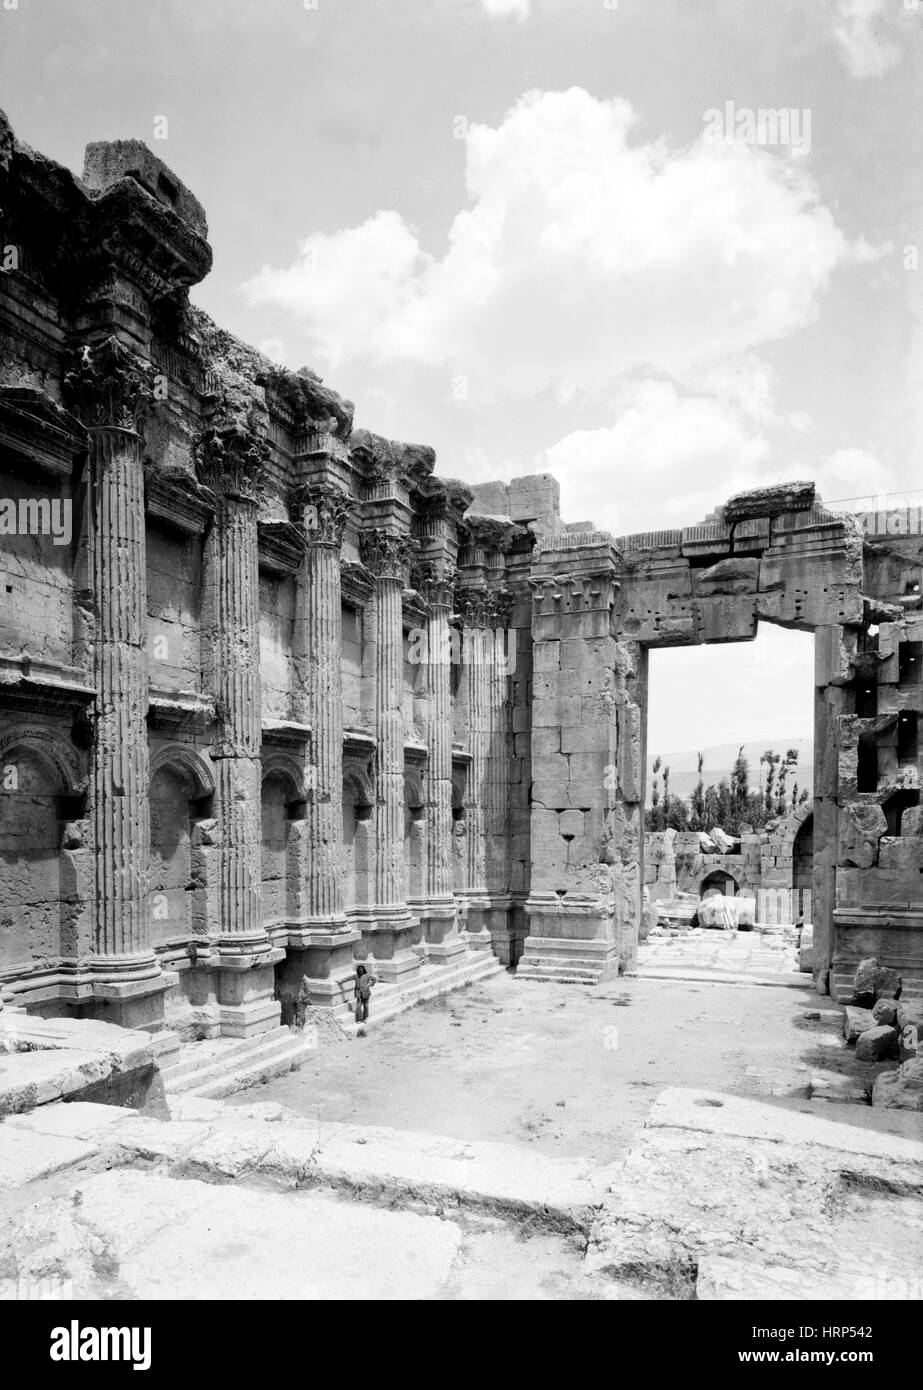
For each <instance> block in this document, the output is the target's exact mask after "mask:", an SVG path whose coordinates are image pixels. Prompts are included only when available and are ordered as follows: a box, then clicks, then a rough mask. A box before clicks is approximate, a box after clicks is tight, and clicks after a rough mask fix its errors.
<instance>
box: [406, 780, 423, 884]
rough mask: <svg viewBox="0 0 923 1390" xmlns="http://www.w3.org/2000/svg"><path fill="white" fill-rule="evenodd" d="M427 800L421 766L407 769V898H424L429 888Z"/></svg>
mask: <svg viewBox="0 0 923 1390" xmlns="http://www.w3.org/2000/svg"><path fill="white" fill-rule="evenodd" d="M425 807H426V801H425V796H424V792H423V775H422V772H421V771H420V769H419V768H407V769H406V770H405V772H404V867H405V872H406V883H407V890H406V891H407V897H408V900H410V901H413V900H416V899H422V898H423V897H424V896H425V891H426V884H425V879H426V820H425Z"/></svg>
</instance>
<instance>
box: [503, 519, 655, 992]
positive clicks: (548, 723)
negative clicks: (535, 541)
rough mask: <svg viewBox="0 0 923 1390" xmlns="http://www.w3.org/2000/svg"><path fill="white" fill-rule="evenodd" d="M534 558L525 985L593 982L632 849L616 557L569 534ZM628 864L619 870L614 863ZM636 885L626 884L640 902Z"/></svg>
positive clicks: (614, 957) (615, 957)
mask: <svg viewBox="0 0 923 1390" xmlns="http://www.w3.org/2000/svg"><path fill="white" fill-rule="evenodd" d="M556 544H557V546H558V548H556V549H551V548H549V549H548V550H547V551H544V550H543V551H539V553H538V554H537V555H536V556H535V558H534V561H533V568H532V576H531V578H530V581H529V582H530V585H531V587H532V591H533V614H532V636H533V643H534V646H533V670H534V675H533V687H532V824H531V835H532V881H531V886H530V892H529V897H528V899H527V902H526V908H525V910H526V914H527V917H528V920H529V935H528V936H527V938H526V941H525V949H524V953H523V957H522V960H521V962H520V965H519V972H520V974H522V975H523V976H524V977H532V978H536V979H542V978H548V979H575V980H582V981H585V982H588V983H592V982H594V981H597V980H606V979H609V978H611V977H612V976H614V975H615V974H617V972H618V965H619V920H620V917H622V916H623V915H624V913H625V911H626V908H625V905H624V901H623V900H624V897H625V896H626V895H627V894H630V893H631V879H632V876H633V875H634V876H637V874H638V873H639V870H638V869H637V868H632V867H631V860H632V858H633V857H634V856H633V850H634V846H633V845H631V844H629V843H628V842H627V841H628V838H629V837H628V826H627V824H626V819H625V816H624V812H623V809H622V802H623V799H624V791H623V777H624V769H623V767H622V766H621V765H620V764H621V761H622V759H623V757H624V753H623V749H624V748H625V744H624V743H623V742H620V737H619V733H620V730H619V712H618V711H619V690H618V680H617V675H616V673H617V671H618V669H619V667H620V665H621V664H622V662H623V657H622V654H621V653H620V652H619V649H618V643H617V642H616V639H615V637H614V636H613V635H612V608H613V604H614V601H615V594H616V581H615V569H616V563H617V559H618V555H617V552H616V550H615V548H614V546H613V545H612V544H611V542H609V541H608V540H606V539H603V538H600V542H599V543H598V544H595V545H593V546H586V547H580V548H579V549H578V548H577V546H576V544H572V545H571V546H569V545H568V538H565V537H562V538H560V540H559V541H557V542H556ZM626 857H627V858H628V860H629V862H628V864H625V862H624V861H625V859H626ZM640 891H641V890H640V881H639V884H638V888H637V894H638V899H639V902H640Z"/></svg>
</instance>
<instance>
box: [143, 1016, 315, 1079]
mask: <svg viewBox="0 0 923 1390" xmlns="http://www.w3.org/2000/svg"><path fill="white" fill-rule="evenodd" d="M193 1046H196V1044H193ZM303 1048H304V1043H303V1040H302V1039H301V1037H300V1035H298V1034H293V1033H292V1032H291V1031H290V1030H289V1029H288V1028H281V1029H275V1028H274V1029H273V1030H272V1031H271V1032H270V1033H261V1034H259V1035H258V1036H257V1037H255V1038H247V1039H246V1040H245V1046H244V1047H241V1046H239V1045H237V1044H234V1043H232V1044H231V1046H230V1047H229V1048H227V1049H226V1050H222V1051H220V1052H218V1053H215V1052H214V1050H212V1049H209V1052H208V1053H207V1054H206V1055H205V1056H202V1057H200V1058H199V1059H198V1063H199V1064H198V1066H194V1067H193V1068H192V1069H187V1070H186V1071H184V1072H183V1073H182V1075H181V1076H178V1077H170V1076H169V1075H165V1076H164V1090H165V1091H166V1092H167V1094H168V1095H171V1094H172V1095H205V1094H208V1095H212V1094H218V1092H212V1091H208V1092H205V1091H204V1090H203V1089H202V1088H203V1087H206V1086H211V1085H212V1083H214V1082H221V1081H224V1080H231V1081H232V1082H233V1080H234V1078H235V1077H237V1076H240V1075H243V1074H244V1073H245V1072H249V1071H250V1070H251V1069H252V1068H253V1067H255V1066H256V1067H259V1066H262V1065H264V1064H265V1065H269V1064H271V1063H274V1062H276V1061H277V1060H279V1059H281V1058H285V1057H287V1056H288V1055H289V1053H290V1052H291V1051H292V1050H293V1049H294V1050H295V1051H300V1050H301V1049H303ZM309 1050H313V1049H309ZM190 1060H193V1061H195V1060H196V1059H195V1058H193V1059H190ZM283 1070H284V1068H283ZM231 1089H232V1090H238V1089H240V1088H239V1087H238V1086H237V1085H233V1084H232V1086H231Z"/></svg>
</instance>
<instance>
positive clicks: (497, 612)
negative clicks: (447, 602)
mask: <svg viewBox="0 0 923 1390" xmlns="http://www.w3.org/2000/svg"><path fill="white" fill-rule="evenodd" d="M455 608H456V611H457V613H458V615H459V617H460V618H461V620H462V622H463V623H464V625H465V627H498V628H499V627H508V626H509V621H510V616H511V614H512V608H513V599H512V595H511V594H510V593H509V591H508V590H506V589H501V588H498V587H495V586H491V587H487V586H485V587H484V588H479V589H462V590H461V591H460V592H459V593H458V594H457V595H456V603H455Z"/></svg>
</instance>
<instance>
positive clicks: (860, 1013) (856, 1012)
mask: <svg viewBox="0 0 923 1390" xmlns="http://www.w3.org/2000/svg"><path fill="white" fill-rule="evenodd" d="M874 1027H875V1019H874V1018H873V1017H872V1011H871V1009H861V1008H859V1007H857V1006H856V1005H855V1004H847V1005H846V1006H845V1008H844V1010H843V1037H844V1038H845V1039H846V1041H847V1042H848V1043H852V1042H855V1041H856V1039H857V1038H858V1037H859V1035H860V1034H861V1033H867V1032H868V1030H869V1029H870V1028H874Z"/></svg>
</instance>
